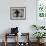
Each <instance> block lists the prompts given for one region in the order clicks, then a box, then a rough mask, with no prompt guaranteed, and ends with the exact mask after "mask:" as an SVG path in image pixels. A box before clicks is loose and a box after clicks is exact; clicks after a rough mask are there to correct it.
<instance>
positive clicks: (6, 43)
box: [4, 33, 18, 46]
mask: <svg viewBox="0 0 46 46" xmlns="http://www.w3.org/2000/svg"><path fill="white" fill-rule="evenodd" d="M7 36H9V37H10V36H17V38H15V40H17V42H16V45H15V46H18V33H17V34H10V33H5V41H4V43H5V46H7V45H8V42H7V38H8V37H7Z"/></svg>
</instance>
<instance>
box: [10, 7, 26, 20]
mask: <svg viewBox="0 0 46 46" xmlns="http://www.w3.org/2000/svg"><path fill="white" fill-rule="evenodd" d="M10 19H11V20H26V7H10Z"/></svg>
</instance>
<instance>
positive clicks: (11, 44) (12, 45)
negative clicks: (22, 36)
mask: <svg viewBox="0 0 46 46" xmlns="http://www.w3.org/2000/svg"><path fill="white" fill-rule="evenodd" d="M0 46H4V43H3V42H2V43H1V42H0ZM7 46H15V43H12V42H11V43H8V45H7ZM24 46H25V45H24ZM30 46H37V43H34V42H32V43H30ZM42 46H46V43H44V44H43V45H42Z"/></svg>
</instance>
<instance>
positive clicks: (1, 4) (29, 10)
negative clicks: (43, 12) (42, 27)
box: [0, 0, 36, 35]
mask: <svg viewBox="0 0 46 46" xmlns="http://www.w3.org/2000/svg"><path fill="white" fill-rule="evenodd" d="M10 7H26V20H10ZM32 24H36V0H0V34H2V33H4V32H5V31H6V30H7V29H9V28H11V27H16V26H17V27H19V31H20V32H30V34H31V35H32V32H33V31H32V29H31V27H30V26H31V25H32ZM8 31H9V30H8ZM8 31H7V32H8Z"/></svg>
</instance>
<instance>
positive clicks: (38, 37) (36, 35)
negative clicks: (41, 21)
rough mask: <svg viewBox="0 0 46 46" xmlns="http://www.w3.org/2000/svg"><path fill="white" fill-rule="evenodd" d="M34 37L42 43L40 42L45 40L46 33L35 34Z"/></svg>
mask: <svg viewBox="0 0 46 46" xmlns="http://www.w3.org/2000/svg"><path fill="white" fill-rule="evenodd" d="M33 35H34V36H35V37H36V38H37V41H38V42H39V43H40V40H41V39H42V38H45V37H44V36H46V33H45V32H35V33H34V34H33Z"/></svg>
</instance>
